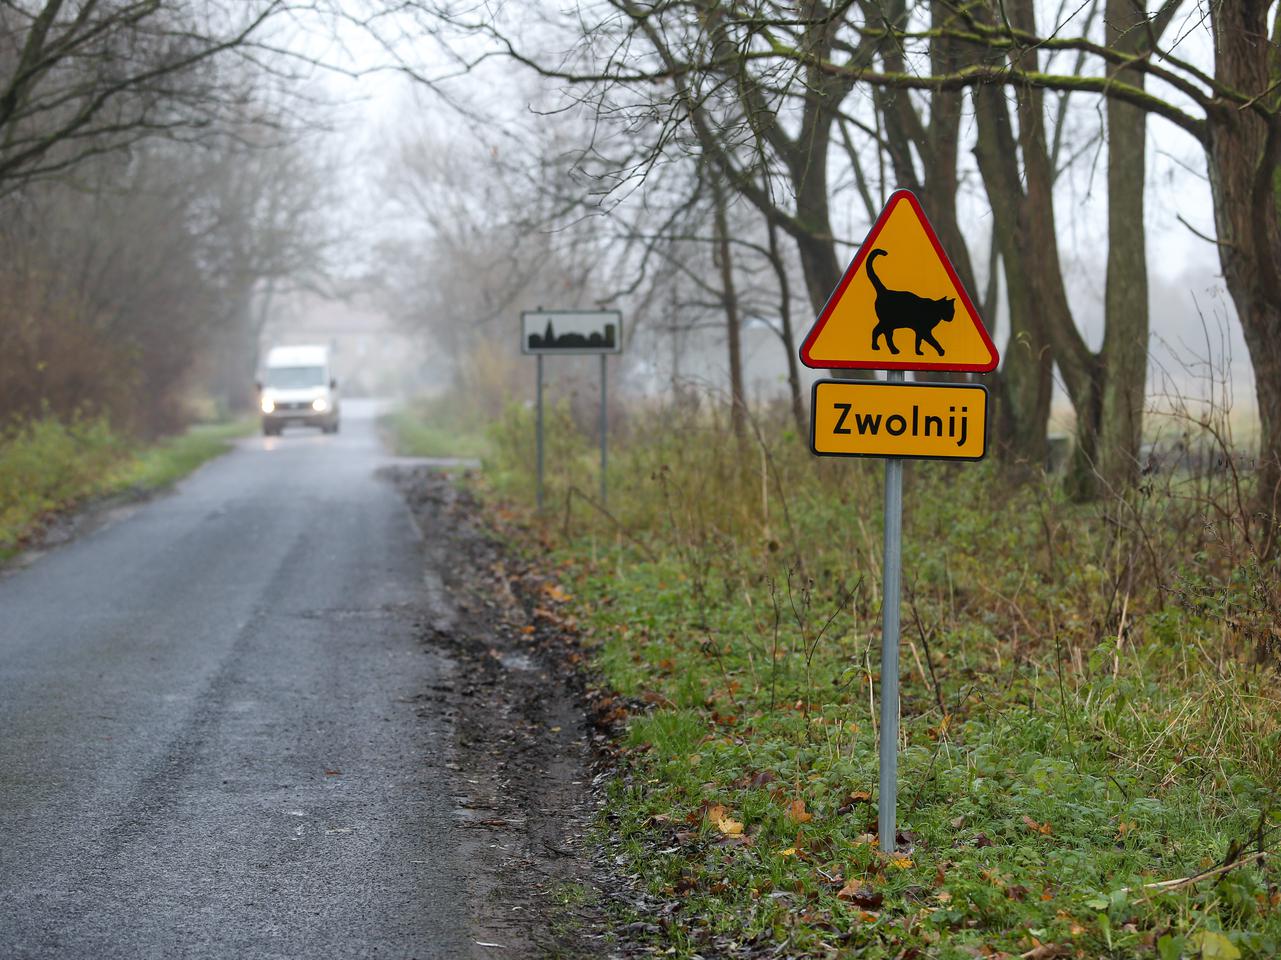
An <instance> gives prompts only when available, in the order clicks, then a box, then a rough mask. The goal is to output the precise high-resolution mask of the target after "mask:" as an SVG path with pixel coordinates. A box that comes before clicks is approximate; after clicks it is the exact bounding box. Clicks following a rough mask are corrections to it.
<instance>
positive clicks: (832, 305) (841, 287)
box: [800, 190, 1000, 372]
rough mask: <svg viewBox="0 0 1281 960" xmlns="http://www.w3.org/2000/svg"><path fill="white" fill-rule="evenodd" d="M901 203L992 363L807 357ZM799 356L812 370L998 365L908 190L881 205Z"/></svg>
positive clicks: (982, 368)
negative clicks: (907, 206) (909, 207)
mask: <svg viewBox="0 0 1281 960" xmlns="http://www.w3.org/2000/svg"><path fill="white" fill-rule="evenodd" d="M903 200H906V201H907V202H908V203H910V204H911V205H912V209H913V210H914V211H915V212H916V216H917V218H918V219H919V220H920V221H921V226H922V227H924V228H925V235H926V236H927V237H929V238H930V243H932V244H933V245H934V252H935V253H936V254H937V255H938V258H939V262H941V263H942V264H943V268H944V269H945V270H946V271H947V275H948V277H949V278H950V279H951V281H952V286H953V287H955V288H956V293H957V295H958V296H959V297H960V298H961V302H962V303H963V304H965V309H966V310H968V311H969V313H970V316H971V317H973V318H974V325H975V326H976V327H977V328H978V333H979V336H980V337H982V338H983V343H984V344H985V345H986V346H987V349H988V352H989V353H990V354H991V355H992V359H991V360H989V361H988V362H987V363H947V362H946V361H944V362H942V363H929V364H921V363H920V362H919V361H911V360H899V361H886V360H880V359H876V360H823V361H817V360H814V359H813V358H812V357H810V347H812V346H813V345H814V341H815V340H816V339H817V338H818V335H819V334H820V333H821V332H822V330H823V327H824V326H826V325H827V321H828V319H829V318H830V317H831V316H832V312H833V311H834V310H835V309H836V305H837V304H838V303H840V302H841V297H843V296H844V295H845V288H846V287H848V286H849V285H850V281H851V280H853V279H854V275H855V274H856V273H858V270H859V267H861V266H862V265H863V261H864V260H865V259H867V255H868V254H869V253H870V252H871V251H872V249H873V248H874V247H875V246H876V243H875V241H876V238H877V237H878V236H879V235H880V233H881V228H882V227H884V226H885V221H886V220H888V219H889V216H890V212H891V211H893V209H894V208H895V207H896V206H898V204H899V203H900V202H901V201H903ZM800 354H801V363H803V364H805V366H807V367H810V368H812V369H815V370H834V369H848V370H921V371H928V370H958V371H967V370H969V371H979V372H981V371H986V370H995V369H996V365H997V363H999V362H1000V357H999V356H998V355H997V352H996V346H995V345H994V344H993V343H992V338H991V337H989V336H988V333H987V328H986V327H985V326H983V320H982V318H981V317H979V312H978V310H976V309H975V308H974V303H973V301H971V300H970V295H969V293H967V292H966V290H965V287H964V286H963V285H962V283H961V279H960V277H958V276H957V275H956V269H955V268H954V267H953V266H952V261H951V260H949V259H948V256H947V254H946V253H944V252H943V245H942V244H940V243H939V238H938V234H936V233H935V232H934V228H933V227H932V226H930V221H929V218H928V217H926V216H925V211H924V210H922V209H921V203H920V201H919V200H917V199H916V194H914V193H913V192H912V191H911V190H895V191H894V193H893V194H891V195H890V199H889V201H888V202H887V203H886V204H885V209H883V210H882V211H881V215H880V216H879V217H877V218H876V223H874V224H872V229H871V230H869V231H868V234H867V239H865V240H864V241H863V245H862V246H860V247H859V248H858V253H856V254H854V259H853V260H851V261H850V265H849V266H848V267H846V268H845V275H844V276H843V277H841V282H840V283H838V284H837V285H836V289H835V290H833V291H832V295H831V296H830V297H828V298H827V303H826V304H824V305H823V312H822V313H820V314H819V317H818V320H816V321H815V322H814V326H813V328H812V329H811V330H810V332H809V334H808V335H807V336H806V337H805V342H804V343H802V344H801V350H800Z"/></svg>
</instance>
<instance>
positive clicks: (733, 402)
mask: <svg viewBox="0 0 1281 960" xmlns="http://www.w3.org/2000/svg"><path fill="white" fill-rule="evenodd" d="M719 177H720V174H719V173H718V172H717V171H715V170H713V171H712V201H713V224H714V228H715V230H716V252H717V253H716V261H717V264H716V265H717V267H718V268H719V269H720V274H721V300H722V303H724V305H725V343H726V346H727V347H728V349H729V392H730V414H729V416H730V425H731V426H732V427H733V428H734V436H736V437H737V438H738V440H739V442H740V443H741V442H743V441H745V440H746V439H747V405H746V400H745V396H746V394H745V393H744V392H743V348H742V338H741V336H740V329H739V316H738V292H737V290H736V289H735V287H734V259H733V253H732V251H731V250H730V239H729V223H728V217H727V216H726V212H725V190H724V188H723V186H722V185H721V182H720V179H719Z"/></svg>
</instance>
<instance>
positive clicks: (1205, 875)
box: [1121, 850, 1268, 893]
mask: <svg viewBox="0 0 1281 960" xmlns="http://www.w3.org/2000/svg"><path fill="white" fill-rule="evenodd" d="M1267 856H1268V852H1267V851H1266V850H1256V851H1255V852H1254V853H1249V854H1246V855H1245V856H1244V857H1242V858H1241V859H1240V860H1234V861H1232V863H1229V864H1225V865H1224V866H1221V867H1215V868H1214V869H1212V870H1204V871H1202V872H1201V873H1194V874H1192V876H1190V877H1179V878H1178V879H1177V880H1158V881H1156V882H1155V883H1145V884H1143V885H1141V886H1138V887H1122V888H1121V892H1122V893H1130V892H1131V891H1134V890H1154V891H1159V890H1178V889H1181V888H1182V887H1190V886H1192V884H1194V883H1200V882H1201V881H1202V880H1209V879H1210V878H1211V877H1217V876H1221V875H1222V874H1225V873H1228V872H1229V871H1231V870H1235V869H1236V868H1237V867H1244V866H1245V865H1246V864H1248V863H1254V862H1255V861H1256V860H1263V859H1265V858H1266V857H1267Z"/></svg>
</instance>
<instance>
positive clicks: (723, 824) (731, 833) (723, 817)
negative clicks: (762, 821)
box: [707, 803, 743, 837]
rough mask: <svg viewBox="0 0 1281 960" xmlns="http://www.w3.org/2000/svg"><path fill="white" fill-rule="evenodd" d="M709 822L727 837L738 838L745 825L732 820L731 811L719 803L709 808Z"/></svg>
mask: <svg viewBox="0 0 1281 960" xmlns="http://www.w3.org/2000/svg"><path fill="white" fill-rule="evenodd" d="M707 821H708V823H710V824H711V825H712V826H714V827H715V828H716V829H717V830H719V831H720V832H721V833H723V834H725V836H727V837H737V836H739V835H740V834H742V832H743V824H742V823H741V822H740V821H738V820H734V819H732V818H731V817H730V815H729V811H728V810H726V809H725V807H724V806H723V805H721V804H719V803H718V804H716V805H715V806H714V807H709V808H708V810H707Z"/></svg>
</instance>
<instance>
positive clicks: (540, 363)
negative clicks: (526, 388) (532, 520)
mask: <svg viewBox="0 0 1281 960" xmlns="http://www.w3.org/2000/svg"><path fill="white" fill-rule="evenodd" d="M535 435H536V436H537V438H538V439H537V441H536V443H537V444H538V509H539V510H542V509H543V355H542V354H541V353H540V354H538V427H537V429H536V430H535Z"/></svg>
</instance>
